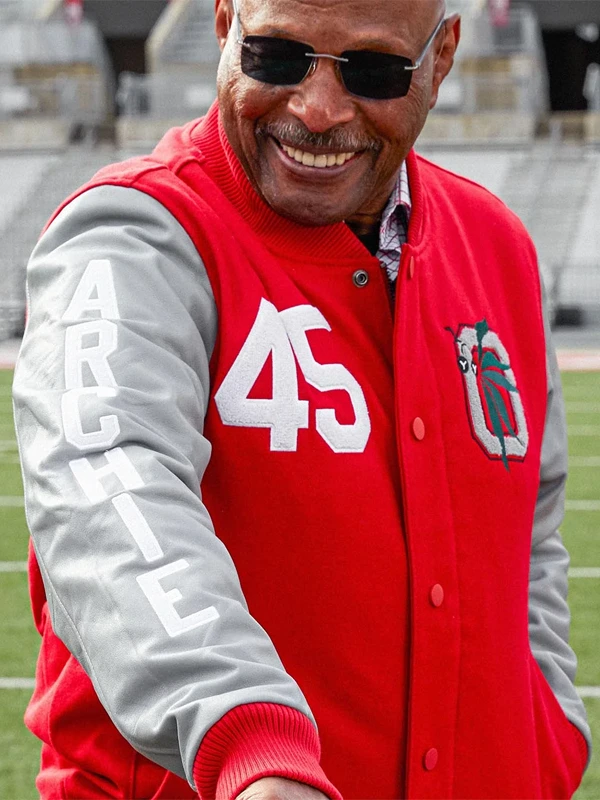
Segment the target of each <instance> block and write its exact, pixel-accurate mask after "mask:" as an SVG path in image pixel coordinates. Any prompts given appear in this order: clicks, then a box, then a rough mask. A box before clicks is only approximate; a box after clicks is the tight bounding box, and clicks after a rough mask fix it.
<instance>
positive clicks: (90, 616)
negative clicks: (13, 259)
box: [14, 187, 338, 798]
mask: <svg viewBox="0 0 600 800" xmlns="http://www.w3.org/2000/svg"><path fill="white" fill-rule="evenodd" d="M28 292H29V322H28V326H27V332H26V335H25V339H24V344H23V347H22V351H21V356H20V359H19V363H18V366H17V370H16V374H15V384H14V396H15V417H16V424H17V431H18V440H19V448H20V452H21V458H22V463H23V471H24V482H25V500H26V513H27V519H28V523H29V527H30V530H31V533H32V537H33V541H34V547H35V552H36V555H37V559H38V563H39V566H40V569H41V573H42V577H43V580H44V585H45V589H46V594H47V598H48V605H49V609H50V612H51V617H52V625H53V628H54V630H55V632H56V634H57V635H58V636H59V637H60V638H61V639H62V641H63V642H64V643H65V644H66V645H67V647H68V648H69V650H70V651H71V652H72V653H73V655H74V656H75V657H76V658H77V660H78V661H79V662H80V663H81V665H82V666H83V668H84V669H85V671H86V672H87V674H88V675H89V677H90V678H91V680H92V682H93V684H94V687H95V689H96V692H97V694H98V696H99V698H100V700H101V702H102V704H103V705H104V707H105V708H106V710H107V711H108V713H109V715H110V717H111V719H112V720H113V722H114V723H115V725H116V726H117V728H118V729H119V731H120V732H121V733H122V734H123V736H124V737H125V738H126V739H127V740H128V741H129V742H130V743H131V744H132V745H133V747H135V749H136V750H139V751H140V752H141V753H143V754H144V755H146V756H147V757H148V758H150V759H152V760H153V761H155V762H157V763H159V764H161V765H162V766H164V767H165V768H167V769H169V770H171V771H173V772H175V773H177V774H179V775H181V776H185V777H187V779H188V781H189V782H190V783H192V785H193V784H194V779H195V781H196V783H197V784H198V790H199V791H202V793H203V796H204V797H212V796H219V797H220V798H230V797H234V796H235V795H237V794H238V793H239V792H240V791H242V790H243V789H244V788H246V787H247V786H248V785H249V784H251V783H252V782H253V781H256V780H257V779H259V778H263V777H264V776H266V775H276V776H282V777H285V778H292V779H294V780H297V781H301V782H304V783H306V784H311V785H312V786H314V787H317V788H318V789H322V790H323V791H325V792H326V793H328V794H330V795H331V796H332V797H338V795H337V793H336V791H335V789H334V788H333V787H332V786H331V785H330V784H329V783H328V781H327V780H326V778H325V776H324V774H323V773H322V771H321V769H320V767H319V763H318V760H319V744H318V738H317V735H316V731H315V728H314V724H313V721H312V717H311V713H310V710H309V708H308V706H307V704H306V701H305V699H304V698H303V696H302V693H301V692H300V690H299V688H298V686H297V685H296V684H295V682H294V681H293V679H292V678H291V677H290V676H289V675H287V674H286V672H285V670H284V669H283V666H282V664H281V662H280V660H279V658H278V656H277V653H276V652H275V649H274V647H273V644H272V643H271V641H270V639H269V637H268V635H267V634H266V632H265V631H264V630H263V629H262V628H261V627H260V625H258V623H257V622H256V621H255V620H254V619H253V618H252V617H251V615H250V614H249V613H248V609H247V607H246V604H245V600H244V597H243V594H242V591H241V588H240V585H239V581H238V577H237V574H236V570H235V566H234V564H233V563H232V561H231V558H230V556H229V554H228V552H227V551H226V549H225V547H224V546H223V544H222V543H221V542H220V540H219V539H218V538H217V537H216V536H215V533H214V530H213V527H212V523H211V520H210V518H209V515H208V513H207V510H206V508H205V506H204V505H203V503H202V499H201V490H200V481H201V478H202V476H203V473H204V470H205V468H206V466H207V463H208V460H209V457H210V449H211V448H210V444H209V442H208V441H207V440H206V439H205V438H204V436H203V435H202V431H203V422H204V416H205V413H206V408H207V403H208V399H209V392H210V387H209V360H210V356H211V353H212V350H213V347H214V342H215V338H216V335H217V318H216V307H215V302H214V298H213V295H212V291H211V287H210V284H209V281H208V278H207V275H206V271H205V270H204V267H203V264H202V261H201V259H200V256H199V255H198V253H197V252H196V250H195V248H194V246H193V244H192V242H191V240H190V239H189V237H188V236H187V234H186V233H185V231H184V230H183V228H182V227H181V226H180V225H179V224H178V223H177V221H176V220H175V219H174V218H173V217H172V216H171V215H170V214H169V213H168V212H167V211H166V210H165V209H164V208H163V207H162V206H161V205H160V204H159V203H158V202H157V201H155V200H154V199H152V198H151V197H149V196H147V195H145V194H143V193H141V192H138V191H136V190H134V189H128V188H123V187H100V188H96V189H92V190H90V191H88V192H86V193H84V194H83V195H82V196H81V197H79V198H78V199H76V200H75V201H73V202H72V203H71V204H70V205H69V206H67V208H66V209H64V210H63V211H62V212H61V214H60V215H59V216H58V218H57V219H56V220H55V221H54V222H53V223H52V225H51V226H50V228H49V229H48V231H47V232H46V233H45V234H44V235H43V237H42V238H41V240H40V242H39V244H38V246H37V248H36V250H35V252H34V254H33V256H32V259H31V262H30V267H29V273H28ZM82 724H85V721H83V720H82ZM201 744H202V747H201ZM199 748H200V752H199ZM304 788H306V787H304Z"/></svg>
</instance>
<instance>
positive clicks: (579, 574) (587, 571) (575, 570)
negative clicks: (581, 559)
mask: <svg viewBox="0 0 600 800" xmlns="http://www.w3.org/2000/svg"><path fill="white" fill-rule="evenodd" d="M569 578H600V567H571V569H570V570H569Z"/></svg>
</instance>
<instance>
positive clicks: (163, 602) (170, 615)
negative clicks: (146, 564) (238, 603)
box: [137, 558, 219, 637]
mask: <svg viewBox="0 0 600 800" xmlns="http://www.w3.org/2000/svg"><path fill="white" fill-rule="evenodd" d="M189 566H190V565H189V564H188V562H187V561H186V560H185V559H183V558H181V559H179V561H174V562H173V563H172V564H166V565H165V566H164V567H159V568H158V569H153V570H152V572H146V573H145V574H144V575H140V576H139V577H138V578H137V582H138V583H139V585H140V588H141V590H142V591H143V593H144V594H145V595H146V597H147V598H148V602H149V603H150V605H151V606H152V608H153V609H154V611H155V612H156V615H157V617H158V618H159V619H160V621H161V622H162V624H163V627H164V629H165V630H166V632H167V633H168V634H169V636H171V637H174V636H180V635H181V634H182V633H187V632H188V631H191V630H194V628H199V627H200V626H201V625H206V624H207V623H209V622H213V621H214V620H216V619H218V618H219V612H218V611H217V609H216V608H215V607H214V606H209V607H208V608H204V609H202V611H195V612H194V613H193V614H189V615H188V616H187V617H180V616H179V614H178V613H177V611H176V610H175V608H174V607H173V606H174V605H175V603H178V602H179V601H180V600H182V599H183V596H182V594H181V592H180V591H179V589H170V590H169V591H168V592H165V590H164V589H163V588H162V586H161V585H160V582H161V580H163V578H166V577H168V576H169V575H174V574H175V573H176V572H183V570H186V569H188V568H189Z"/></svg>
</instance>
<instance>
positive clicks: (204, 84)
mask: <svg viewBox="0 0 600 800" xmlns="http://www.w3.org/2000/svg"><path fill="white" fill-rule="evenodd" d="M17 2H20V0H0V14H1V13H2V12H1V9H2V7H4V6H6V7H8V5H9V4H11V3H12V4H13V5H14V4H15V3H17ZM24 2H32V3H35V2H37V0H24ZM448 5H449V10H450V11H454V10H458V11H460V12H461V13H462V15H463V40H462V43H461V51H462V55H461V57H460V59H459V61H458V63H457V65H456V70H455V74H454V76H453V77H452V81H453V83H452V82H449V83H448V85H447V87H446V88H445V93H444V94H443V95H442V97H441V98H440V109H439V110H438V111H436V113H435V114H434V115H432V116H431V117H430V121H429V122H428V127H426V129H425V132H424V133H425V135H424V136H423V137H422V138H421V139H420V141H419V149H420V151H421V152H422V153H423V154H424V155H426V156H428V157H430V158H432V160H434V161H437V162H438V163H440V164H441V165H442V166H445V167H447V168H449V169H451V170H453V171H455V172H458V173H461V174H463V175H466V176H467V177H470V178H472V179H473V180H475V181H477V182H478V183H481V184H483V185H484V186H486V187H487V188H489V189H490V190H491V191H492V192H494V193H495V194H498V195H499V196H500V197H501V198H502V199H503V200H504V201H505V202H506V203H507V205H508V206H509V207H511V208H512V209H513V210H514V211H515V212H516V213H517V214H518V215H519V216H520V217H521V218H522V219H523V221H524V223H525V224H526V226H527V227H528V229H529V230H530V232H531V234H532V236H533V239H534V241H535V243H536V246H537V249H538V253H539V257H540V263H541V267H542V272H543V275H544V280H545V283H546V285H547V288H548V290H549V294H550V297H551V300H552V305H553V308H555V309H557V310H560V309H561V308H569V307H573V306H575V307H577V308H578V309H580V310H581V312H582V313H581V314H580V315H578V318H581V316H583V317H585V318H586V319H588V320H591V321H597V324H600V264H599V261H600V229H599V226H598V222H597V221H598V219H600V150H598V149H594V147H592V146H590V145H589V144H588V145H586V144H585V141H584V140H581V141H572V140H570V139H566V138H565V134H566V129H562V128H561V123H560V122H556V123H551V125H550V135H549V136H545V137H541V138H540V137H539V135H538V138H535V136H534V134H535V133H536V130H538V131H539V123H540V121H541V120H545V119H547V115H548V88H547V75H546V70H545V67H544V60H543V54H542V46H541V40H540V31H539V26H538V24H537V22H536V19H535V16H534V14H533V13H532V12H531V10H530V9H528V8H525V7H518V6H512V7H511V11H510V16H509V17H508V24H507V25H505V26H503V27H494V26H493V25H491V23H490V20H489V16H488V14H487V11H485V12H484V9H483V6H484V3H483V2H482V0H449V2H448ZM213 8H214V4H213V0H173V1H172V2H171V3H170V4H169V5H168V7H167V8H166V10H165V11H164V12H163V14H162V16H161V17H160V19H159V21H158V23H157V24H156V26H155V27H154V29H153V31H152V34H151V36H150V38H149V40H148V42H147V64H148V67H149V70H150V71H149V73H148V74H147V75H134V74H131V73H129V74H124V75H122V77H121V80H120V83H119V89H118V92H117V102H118V104H119V108H120V111H121V115H120V117H119V119H118V120H117V127H116V138H117V145H118V146H117V148H116V149H111V148H105V149H89V148H86V147H79V148H71V149H68V150H67V151H66V152H65V153H64V154H63V155H61V156H60V157H58V156H54V157H52V158H51V157H49V156H46V157H44V158H42V157H39V158H38V157H36V158H30V159H27V160H24V159H21V158H20V157H19V159H20V160H19V164H18V165H16V162H14V161H12V162H11V160H10V158H8V157H6V156H5V157H4V158H2V159H1V160H0V172H3V173H4V174H3V175H2V177H1V178H0V196H2V197H3V198H8V200H6V201H5V202H4V208H3V209H2V211H1V212H0V236H1V237H2V244H3V247H2V248H1V250H0V281H1V283H0V339H2V338H6V337H7V336H12V335H15V333H18V332H19V329H20V327H22V323H23V312H24V303H25V301H24V274H25V265H26V261H27V258H28V256H29V253H30V252H31V249H32V248H33V246H34V244H35V241H36V238H37V236H38V234H39V231H40V229H41V228H42V226H43V224H44V222H45V221H46V219H47V217H48V216H49V215H50V213H51V212H52V210H53V209H54V207H55V206H56V205H57V204H58V203H59V202H60V201H61V200H62V199H63V198H64V197H65V196H66V195H67V194H68V193H69V192H70V191H71V190H72V189H74V188H75V187H76V186H78V185H79V184H81V183H82V182H83V181H84V180H85V179H86V178H88V177H89V176H90V175H91V174H92V173H93V172H94V171H95V170H96V169H98V168H99V167H100V166H102V165H103V164H106V163H108V162H110V161H115V160H119V159H121V158H123V157H125V156H126V155H130V154H133V153H136V152H140V151H147V150H148V149H151V148H152V147H153V146H154V144H155V143H156V141H157V140H158V139H159V138H160V137H161V135H162V134H163V133H164V131H165V130H166V129H168V128H169V127H171V126H172V125H176V124H181V123H183V122H185V121H187V120H189V119H191V118H193V117H196V116H200V115H201V114H203V113H204V112H205V111H206V109H207V108H208V106H209V105H210V103H211V102H212V100H213V98H214V96H215V74H216V68H217V63H218V58H219V52H218V48H217V45H216V42H215V39H214V32H213ZM13 12H14V9H13ZM47 24H49V23H47ZM1 46H2V43H1V36H0V53H1ZM100 62H101V59H100V60H98V59H97V60H96V62H95V63H96V65H97V67H98V69H101V63H100ZM2 63H3V62H2V55H1V54H0V74H2V69H3V67H2ZM71 63H76V62H74V61H72V62H71ZM1 86H2V83H1V81H0V87H1ZM174 88H175V90H174ZM586 96H588V100H589V104H590V109H591V111H590V112H588V113H587V116H586V126H588V128H589V129H590V130H591V129H592V127H593V123H592V122H589V120H590V119H593V118H594V116H595V117H596V118H597V120H600V67H599V68H598V70H594V69H592V70H591V72H590V73H589V74H588V80H587V82H586ZM15 102H16V101H15ZM0 116H1V114H0ZM1 122H2V120H1V119H0V123H1ZM597 133H598V140H597V141H598V143H600V122H598V123H597ZM588 141H591V139H590V138H589V136H588ZM36 159H37V160H36Z"/></svg>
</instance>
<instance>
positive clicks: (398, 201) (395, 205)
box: [377, 163, 411, 286]
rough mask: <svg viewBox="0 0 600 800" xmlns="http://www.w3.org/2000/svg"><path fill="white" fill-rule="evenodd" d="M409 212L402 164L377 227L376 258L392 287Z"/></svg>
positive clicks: (408, 190) (408, 193)
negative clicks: (377, 244)
mask: <svg viewBox="0 0 600 800" xmlns="http://www.w3.org/2000/svg"><path fill="white" fill-rule="evenodd" d="M410 210H411V197H410V187H409V185H408V171H407V169H406V164H405V163H403V164H402V167H401V169H400V173H399V175H398V180H397V181H396V186H395V188H394V191H393V192H392V195H391V197H390V199H389V200H388V204H387V206H386V207H385V210H384V212H383V216H382V218H381V225H380V227H379V249H378V250H377V258H378V259H379V262H380V264H381V266H382V267H383V268H384V269H385V270H386V272H387V274H388V278H389V279H390V284H391V285H392V286H393V285H394V284H395V282H396V278H397V277H398V270H399V267H400V253H401V251H402V245H403V244H405V243H406V237H407V233H408V220H409V218H410Z"/></svg>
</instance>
